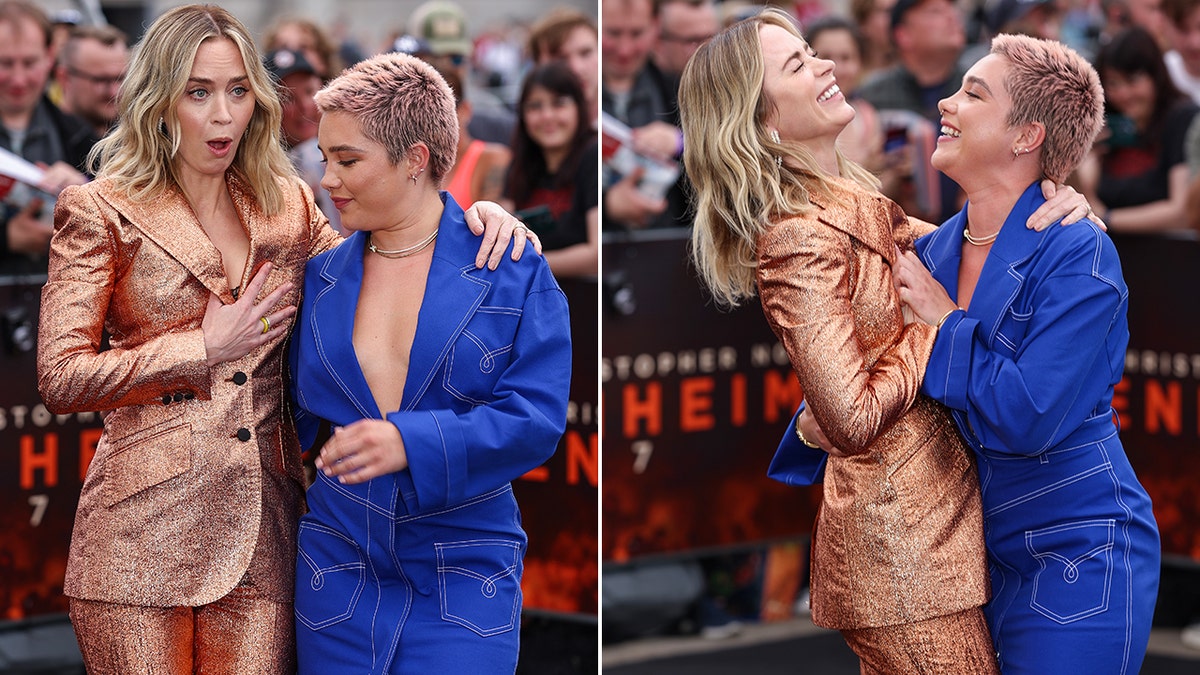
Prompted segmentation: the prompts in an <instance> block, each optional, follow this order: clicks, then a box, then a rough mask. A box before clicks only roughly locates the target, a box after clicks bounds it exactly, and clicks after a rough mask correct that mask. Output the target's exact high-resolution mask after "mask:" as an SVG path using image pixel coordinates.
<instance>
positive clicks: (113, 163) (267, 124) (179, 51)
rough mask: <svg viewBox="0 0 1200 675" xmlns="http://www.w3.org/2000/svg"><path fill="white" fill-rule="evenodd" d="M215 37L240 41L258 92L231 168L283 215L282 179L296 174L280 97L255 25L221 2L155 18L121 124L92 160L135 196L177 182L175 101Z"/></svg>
mask: <svg viewBox="0 0 1200 675" xmlns="http://www.w3.org/2000/svg"><path fill="white" fill-rule="evenodd" d="M209 39H228V40H230V41H231V42H233V44H235V45H237V48H238V51H239V52H240V53H241V55H242V62H243V63H244V64H245V68H246V75H247V77H248V79H249V83H248V87H249V89H250V90H251V91H252V92H253V93H254V99H255V106H254V112H253V114H252V115H251V117H250V124H249V126H248V127H247V128H246V133H245V135H244V136H243V137H242V140H241V142H240V143H239V144H238V149H237V154H236V155H235V156H234V158H233V165H232V170H233V171H235V172H236V173H237V174H238V175H240V176H241V178H243V179H244V180H245V181H246V183H247V184H249V186H250V188H251V190H252V192H253V194H254V195H255V196H256V197H257V198H258V202H259V206H260V207H261V208H262V209H263V211H264V212H265V213H267V214H268V215H273V214H276V213H279V212H280V211H282V209H283V205H284V195H283V189H282V188H281V187H280V183H279V182H278V181H277V177H279V176H293V175H295V174H296V171H295V169H294V168H293V166H292V163H291V162H290V161H289V160H288V157H287V155H286V154H285V153H284V151H283V145H282V143H281V141H280V121H281V119H282V109H281V108H280V104H279V96H278V94H276V91H275V85H274V83H273V82H272V81H271V78H270V75H268V74H267V71H266V69H265V68H264V67H263V63H262V59H261V58H260V57H259V54H258V50H257V49H256V48H255V46H254V40H253V39H251V37H250V33H249V31H247V30H246V27H245V26H243V25H242V24H241V22H239V21H238V20H237V19H236V18H234V17H233V15H232V14H230V13H229V12H227V11H226V10H224V9H222V8H221V7H218V6H216V5H184V6H182V7H176V8H174V9H171V10H168V11H167V12H165V13H164V14H163V15H162V16H160V17H159V18H158V19H156V20H155V21H154V23H153V24H151V26H150V28H149V29H148V30H147V31H146V35H145V37H143V38H142V40H141V42H139V43H138V45H137V46H136V47H135V48H134V51H133V55H132V57H131V59H130V61H129V68H128V72H127V73H126V76H125V81H124V83H122V85H121V89H120V91H119V92H118V94H117V111H118V115H119V119H120V123H119V124H118V125H117V127H116V128H115V129H113V131H112V132H111V133H110V134H108V136H106V137H104V139H103V140H101V141H100V142H99V143H97V144H96V145H95V146H94V147H93V148H92V151H91V153H90V154H89V155H88V166H90V167H97V170H96V176H97V177H98V178H109V179H111V180H113V181H114V182H115V183H116V184H117V185H118V186H119V187H121V188H123V189H124V190H125V193H126V194H127V195H128V196H129V197H130V198H131V199H134V200H136V201H151V200H153V199H155V198H157V197H159V196H160V195H162V193H163V192H164V191H166V190H167V189H169V188H171V187H175V186H178V184H179V181H178V176H177V174H176V166H175V157H176V155H177V154H178V152H179V135H180V126H179V120H178V118H177V116H176V114H175V107H176V104H177V103H178V102H179V100H180V99H181V98H183V96H184V94H185V90H186V88H187V80H188V75H189V74H190V72H191V68H192V63H193V61H195V58H196V51H197V50H198V49H199V48H200V43H202V42H204V41H205V40H209ZM164 129H165V133H164Z"/></svg>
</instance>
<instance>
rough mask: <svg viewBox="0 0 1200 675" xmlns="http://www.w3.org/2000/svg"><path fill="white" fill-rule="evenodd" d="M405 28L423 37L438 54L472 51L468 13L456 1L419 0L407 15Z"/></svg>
mask: <svg viewBox="0 0 1200 675" xmlns="http://www.w3.org/2000/svg"><path fill="white" fill-rule="evenodd" d="M408 32H409V34H411V35H413V36H415V37H417V38H420V39H421V40H424V41H425V42H426V43H427V44H428V45H429V51H430V52H431V53H433V54H436V55H438V56H441V55H443V54H470V53H471V38H470V37H469V36H468V35H467V14H466V12H464V11H463V9H462V7H459V6H458V4H457V3H454V2H447V1H446V0H430V1H429V2H426V3H424V4H422V5H421V6H419V7H417V9H416V10H415V11H413V13H412V15H410V16H409V17H408Z"/></svg>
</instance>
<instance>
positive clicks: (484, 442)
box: [387, 262, 571, 511]
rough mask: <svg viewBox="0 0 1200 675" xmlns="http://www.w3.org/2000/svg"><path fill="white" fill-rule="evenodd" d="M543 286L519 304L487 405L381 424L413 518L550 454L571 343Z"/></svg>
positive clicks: (557, 297) (559, 424) (559, 302)
mask: <svg viewBox="0 0 1200 675" xmlns="http://www.w3.org/2000/svg"><path fill="white" fill-rule="evenodd" d="M506 264H509V263H506ZM511 264H515V263H511ZM542 265H543V267H545V264H544V262H543V263H542ZM545 275H546V276H549V268H545ZM551 284H552V286H546V287H545V288H543V289H542V290H534V291H532V292H531V293H530V294H529V295H528V296H526V298H525V303H524V307H523V309H522V313H521V320H520V322H519V324H518V326H517V332H516V336H515V338H514V340H513V348H512V352H511V355H512V358H511V359H510V360H509V362H508V365H507V367H506V368H505V370H504V373H503V374H502V375H501V376H500V377H499V378H498V379H497V381H496V384H495V387H494V388H493V390H492V393H493V397H492V399H491V400H490V401H488V402H486V403H484V404H482V405H476V406H474V407H472V408H471V409H470V410H469V411H467V412H461V413H460V412H454V411H452V410H448V409H444V408H443V409H437V410H419V411H401V412H395V413H391V414H389V415H388V416H387V417H388V420H390V421H391V422H392V423H393V424H395V425H396V427H397V428H398V429H399V430H400V435H401V437H402V438H403V439H404V447H405V450H406V452H407V454H408V463H409V468H410V470H411V473H412V478H413V483H414V486H415V489H416V493H417V504H418V506H419V508H420V510H421V511H428V510H430V509H438V508H442V507H445V506H449V505H452V504H457V503H460V502H462V501H464V500H465V499H469V498H471V497H474V496H478V495H481V494H485V493H487V492H489V491H491V490H494V489H496V488H497V487H500V486H502V485H505V484H507V483H509V482H511V481H513V480H516V479H517V478H519V477H521V476H522V475H524V474H525V473H527V472H528V471H530V470H532V469H535V468H537V467H538V466H540V465H541V464H543V463H545V461H546V460H547V459H549V458H550V456H551V455H553V454H554V450H555V448H556V447H557V445H558V441H559V438H560V437H561V436H562V434H563V431H564V430H565V429H566V409H567V398H568V395H569V390H570V378H571V339H570V319H569V316H568V310H567V300H566V296H565V295H563V292H562V291H561V290H559V288H558V286H557V284H553V282H552V281H551Z"/></svg>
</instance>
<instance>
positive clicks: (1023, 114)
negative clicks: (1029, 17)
mask: <svg viewBox="0 0 1200 675" xmlns="http://www.w3.org/2000/svg"><path fill="white" fill-rule="evenodd" d="M991 53H992V54H996V55H998V56H1001V57H1003V58H1004V59H1006V60H1007V61H1008V62H1009V64H1011V66H1012V70H1011V71H1010V73H1009V76H1008V79H1007V81H1006V82H1005V85H1006V86H1007V87H1008V94H1009V96H1010V97H1011V98H1012V110H1011V111H1010V112H1009V116H1008V123H1009V125H1010V126H1013V127H1017V126H1020V125H1022V124H1029V123H1031V122H1040V123H1041V124H1042V126H1043V127H1045V129H1046V139H1045V141H1043V143H1042V174H1043V175H1044V176H1045V177H1046V178H1049V179H1050V180H1053V181H1056V182H1059V183H1061V182H1063V181H1064V180H1065V179H1066V177H1067V176H1068V175H1070V173H1071V172H1072V171H1074V170H1075V167H1077V166H1079V163H1080V162H1082V161H1083V158H1084V157H1085V156H1086V155H1087V153H1088V150H1089V149H1091V147H1092V142H1093V141H1095V140H1096V136H1097V135H1098V134H1099V133H1100V129H1101V128H1102V127H1103V126H1104V89H1103V88H1102V87H1101V86H1100V76H1099V75H1098V74H1097V73H1096V69H1095V68H1093V67H1092V65H1091V64H1090V63H1088V62H1087V60H1086V59H1084V58H1083V57H1082V56H1080V55H1079V54H1078V53H1076V52H1075V51H1074V50H1072V49H1071V48H1069V47H1067V46H1065V45H1063V44H1062V43H1060V42H1056V41H1054V40H1040V39H1038V38H1033V37H1029V36H1027V35H997V36H996V37H995V38H994V39H993V40H992V51H991Z"/></svg>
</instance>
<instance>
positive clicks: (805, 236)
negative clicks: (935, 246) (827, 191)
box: [757, 179, 989, 629]
mask: <svg viewBox="0 0 1200 675" xmlns="http://www.w3.org/2000/svg"><path fill="white" fill-rule="evenodd" d="M833 186H834V187H833V194H832V195H822V194H814V196H813V197H812V202H813V204H814V208H813V210H812V211H810V212H809V213H807V214H804V215H802V216H796V217H784V218H776V219H773V222H772V224H771V225H770V227H769V228H768V229H767V231H766V232H765V233H764V234H763V235H762V236H761V237H760V238H759V241H758V278H757V281H758V291H759V294H760V296H761V299H762V306H763V311H764V312H765V314H766V316H767V320H768V321H769V322H770V324H771V328H772V329H773V330H774V331H775V335H776V336H777V337H778V338H779V340H780V341H781V343H782V344H783V346H784V347H785V348H786V350H787V352H788V355H789V356H790V357H791V361H792V366H793V367H794V369H795V371H796V374H797V376H798V377H799V379H800V385H801V387H802V388H803V390H804V396H805V400H806V401H807V404H808V405H809V407H810V408H811V409H812V412H813V415H814V416H815V417H816V419H817V422H819V423H820V425H821V428H822V430H823V431H824V432H825V433H826V435H827V436H828V437H829V439H830V441H832V442H833V443H834V444H836V445H837V446H838V447H839V448H840V449H842V450H843V451H844V452H848V453H852V454H851V455H850V456H848V457H833V456H831V457H830V458H829V462H828V465H827V467H826V470H825V484H824V500H823V503H822V505H821V510H820V514H819V515H818V517H817V524H816V529H815V533H814V538H813V551H812V607H813V621H814V622H815V623H817V624H818V625H821V626H826V627H829V628H839V629H847V628H862V627H873V626H890V625H896V624H900V623H908V622H913V621H920V620H923V619H928V618H932V617H936V616H943V615H947V614H951V613H955V612H959V611H962V610H966V609H969V608H972V607H978V606H980V605H982V604H983V603H985V602H986V601H987V599H988V583H989V582H988V572H987V565H986V560H985V551H984V543H983V519H982V515H981V510H980V498H979V482H978V477H977V474H976V469H975V464H974V458H973V456H972V455H971V454H970V452H969V450H968V449H967V448H966V447H965V446H964V444H963V442H962V441H961V440H960V438H959V436H958V433H957V432H956V431H955V427H954V424H953V422H952V421H951V419H950V416H949V414H948V413H947V412H946V410H945V409H944V408H943V407H942V406H940V405H939V404H937V403H934V402H933V401H931V400H930V399H928V398H926V397H924V396H920V395H919V394H918V392H919V391H920V387H921V380H922V377H923V374H924V371H925V364H926V362H927V361H928V359H929V353H930V351H931V349H932V348H933V340H934V337H935V335H936V333H935V330H934V329H933V328H932V327H931V326H926V325H924V324H910V325H907V326H905V325H904V320H903V317H902V315H901V310H900V301H899V298H898V297H897V295H896V293H895V291H894V289H893V287H892V274H891V263H892V262H893V260H894V257H895V253H894V245H898V246H900V247H901V248H902V249H905V248H910V247H911V246H912V242H913V240H914V238H915V237H916V236H919V235H921V234H924V233H925V232H926V231H928V230H929V229H931V228H930V226H929V225H928V224H925V223H921V222H920V221H911V220H909V219H908V218H907V217H906V216H905V215H904V212H903V211H901V210H900V207H898V206H896V205H895V204H894V203H892V202H891V201H890V200H888V199H887V198H886V197H883V196H882V195H880V194H878V193H875V192H872V191H868V190H866V189H864V188H861V187H859V186H858V185H857V184H854V183H852V182H850V181H847V180H842V179H835V180H834V181H833Z"/></svg>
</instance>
